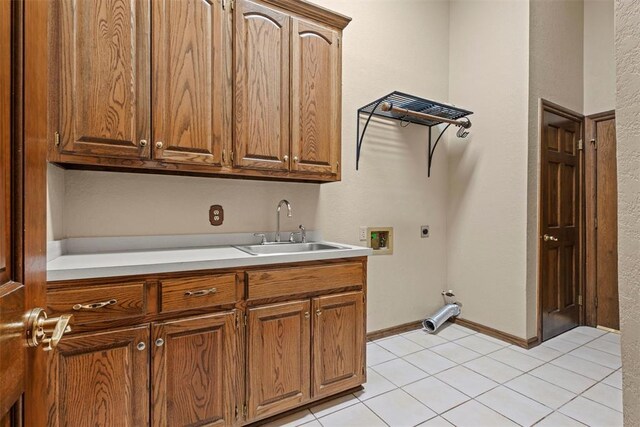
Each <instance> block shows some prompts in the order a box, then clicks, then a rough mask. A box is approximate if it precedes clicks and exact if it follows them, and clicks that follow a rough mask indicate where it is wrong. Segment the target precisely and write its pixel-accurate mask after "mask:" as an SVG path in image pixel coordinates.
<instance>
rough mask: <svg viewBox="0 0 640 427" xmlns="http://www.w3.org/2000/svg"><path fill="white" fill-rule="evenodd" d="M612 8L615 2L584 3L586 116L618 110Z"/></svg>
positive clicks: (586, 0) (593, 0)
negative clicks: (616, 107) (616, 106)
mask: <svg viewBox="0 0 640 427" xmlns="http://www.w3.org/2000/svg"><path fill="white" fill-rule="evenodd" d="M613 6H614V0H584V108H583V112H584V114H585V115H589V114H595V113H601V112H603V111H608V110H613V109H614V108H615V103H616V61H615V58H614V48H613V35H614V28H613V9H614V7H613Z"/></svg>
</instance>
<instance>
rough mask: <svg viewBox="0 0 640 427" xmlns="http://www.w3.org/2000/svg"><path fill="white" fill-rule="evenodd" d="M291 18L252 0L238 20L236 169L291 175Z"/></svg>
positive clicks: (240, 7) (241, 7) (242, 3)
mask: <svg viewBox="0 0 640 427" xmlns="http://www.w3.org/2000/svg"><path fill="white" fill-rule="evenodd" d="M290 21H291V18H290V17H289V16H288V15H287V14H285V13H282V12H280V11H277V10H275V9H271V8H269V7H267V6H264V5H263V4H260V3H257V2H252V1H248V0H238V1H237V5H236V15H235V32H234V40H235V86H234V87H235V112H234V123H235V136H234V166H236V167H241V168H254V169H255V168H257V169H273V170H283V171H286V170H289V164H290V160H291V159H290V158H289V154H290V153H289V113H290V111H289V85H290V80H289V63H290V61H289V54H290V51H289V40H290V33H289V31H290Z"/></svg>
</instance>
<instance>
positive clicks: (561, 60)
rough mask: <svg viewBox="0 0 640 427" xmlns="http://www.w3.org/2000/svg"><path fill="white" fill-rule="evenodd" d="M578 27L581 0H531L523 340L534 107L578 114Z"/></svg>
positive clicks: (534, 283)
mask: <svg viewBox="0 0 640 427" xmlns="http://www.w3.org/2000/svg"><path fill="white" fill-rule="evenodd" d="M583 28H584V19H583V2H582V1H581V0H531V2H530V27H529V137H528V139H529V142H528V146H529V152H528V160H527V170H528V185H527V236H528V238H527V293H526V299H527V331H526V336H527V337H534V336H536V334H537V330H536V328H537V318H536V314H537V310H536V308H537V287H538V274H537V273H538V236H539V232H538V192H539V188H538V186H539V177H538V171H539V169H540V143H539V130H540V123H539V103H540V99H541V98H543V99H546V100H547V101H551V102H554V103H556V104H559V105H561V106H563V107H565V108H568V109H570V110H573V111H575V112H577V113H581V112H582V109H583V104H584V97H583V91H584V77H583V76H584V59H583V50H584V43H583V38H584V37H583V34H584V31H583Z"/></svg>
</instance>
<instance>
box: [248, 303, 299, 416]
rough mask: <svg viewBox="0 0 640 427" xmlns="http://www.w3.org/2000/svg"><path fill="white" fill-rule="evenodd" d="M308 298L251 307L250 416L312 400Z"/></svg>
mask: <svg viewBox="0 0 640 427" xmlns="http://www.w3.org/2000/svg"><path fill="white" fill-rule="evenodd" d="M310 308H311V304H310V302H309V301H308V300H305V301H295V302H288V303H283V304H275V305H269V306H264V307H258V308H252V309H250V310H249V325H248V326H249V331H248V335H247V336H248V351H247V358H248V364H247V366H248V372H247V376H248V378H247V385H248V389H247V393H248V398H249V399H248V400H249V403H248V415H249V418H250V419H251V418H256V417H262V416H265V415H268V414H273V413H276V412H282V411H284V410H286V409H289V408H293V407H295V406H298V405H300V404H301V403H303V402H305V401H307V400H309V398H310V395H311V393H310V392H311V390H310V388H311V387H310V380H311V373H310V361H311V353H310V351H311V341H310V339H311V335H310V333H311V327H310V324H311V320H310V318H309V317H310V313H309V310H310Z"/></svg>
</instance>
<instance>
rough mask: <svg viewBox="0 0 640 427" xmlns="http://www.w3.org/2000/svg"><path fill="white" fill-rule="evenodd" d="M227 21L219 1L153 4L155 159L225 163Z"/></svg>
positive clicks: (186, 0) (196, 162)
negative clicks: (223, 146)
mask: <svg viewBox="0 0 640 427" xmlns="http://www.w3.org/2000/svg"><path fill="white" fill-rule="evenodd" d="M226 19H227V16H226V13H224V11H223V9H222V7H221V4H220V2H218V1H216V0H182V1H169V0H157V1H154V2H153V41H154V43H153V76H154V79H153V94H154V98H153V108H154V110H153V117H154V130H153V132H154V136H153V138H154V157H155V158H156V159H160V160H163V161H166V162H178V163H193V164H208V165H220V164H221V160H222V145H223V127H224V126H225V124H224V118H225V116H224V114H225V111H224V105H225V100H224V97H225V96H226V95H225V92H224V87H225V85H226V84H227V79H226V77H225V56H224V55H225V52H227V51H228V49H227V47H226V43H227V37H226V25H225V22H226Z"/></svg>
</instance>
